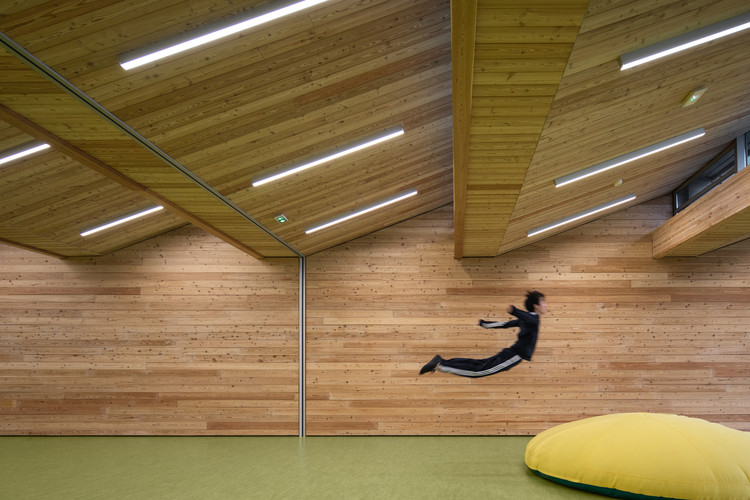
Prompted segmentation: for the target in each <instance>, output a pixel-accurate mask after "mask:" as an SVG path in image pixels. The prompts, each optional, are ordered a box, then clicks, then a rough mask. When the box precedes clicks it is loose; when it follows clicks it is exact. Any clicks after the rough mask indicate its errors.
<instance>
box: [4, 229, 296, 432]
mask: <svg viewBox="0 0 750 500" xmlns="http://www.w3.org/2000/svg"><path fill="white" fill-rule="evenodd" d="M298 287H299V281H298V260H297V259H296V258H295V259H280V260H266V261H260V260H256V259H255V258H253V257H250V256H249V255H246V254H244V253H242V252H241V251H239V250H237V249H235V248H234V247H232V246H230V245H228V244H226V243H224V242H222V241H220V240H218V239H216V238H215V237H213V236H210V235H207V234H206V233H204V232H202V231H201V230H198V229H195V228H192V227H185V228H181V229H178V230H175V231H172V232H170V233H167V234H165V235H162V236H159V237H157V238H154V239H151V240H149V241H146V242H144V243H141V244H138V245H135V246H133V247H130V248H128V249H125V250H121V251H119V252H117V253H115V254H113V255H110V256H107V257H100V258H97V259H95V260H81V261H71V260H58V259H55V258H52V257H45V256H42V255H39V254H35V253H31V252H28V251H25V250H21V249H17V248H14V247H10V246H6V245H0V434H190V435H195V434H287V435H288V434H292V435H293V434H296V433H297V432H298V399H297V393H298V332H299V327H298V322H299V319H298Z"/></svg>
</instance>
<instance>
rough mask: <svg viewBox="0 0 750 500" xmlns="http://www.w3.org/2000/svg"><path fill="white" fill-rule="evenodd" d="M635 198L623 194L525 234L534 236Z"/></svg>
mask: <svg viewBox="0 0 750 500" xmlns="http://www.w3.org/2000/svg"><path fill="white" fill-rule="evenodd" d="M634 199H635V194H630V195H628V196H623V197H622V198H618V199H616V200H614V201H611V202H609V203H605V204H603V205H599V206H596V207H594V208H590V209H588V210H584V211H583V212H578V213H577V214H573V215H571V216H569V217H565V218H564V219H560V220H557V221H555V222H550V223H549V224H545V225H543V226H539V227H536V228H534V229H532V230H530V231H527V233H526V236H528V237H531V236H535V235H537V234H539V233H543V232H545V231H549V230H551V229H555V228H557V227H560V226H564V225H565V224H570V223H571V222H575V221H577V220H580V219H583V218H585V217H588V216H590V215H594V214H597V213H599V212H604V211H605V210H609V209H610V208H612V207H616V206H617V205H622V204H623V203H627V202H629V201H632V200H634Z"/></svg>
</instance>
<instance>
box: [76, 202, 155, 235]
mask: <svg viewBox="0 0 750 500" xmlns="http://www.w3.org/2000/svg"><path fill="white" fill-rule="evenodd" d="M162 208H164V207H162V206H157V207H152V208H149V209H148V210H144V211H142V212H138V213H135V214H132V215H128V216H127V217H123V218H122V219H117V220H116V221H112V222H109V223H107V224H104V225H102V226H99V227H95V228H94V229H89V230H88V231H84V232H83V233H81V236H89V235H91V234H94V233H98V232H99V231H104V230H105V229H109V228H112V227H115V226H119V225H120V224H124V223H126V222H130V221H131V220H134V219H138V218H139V217H144V216H146V215H149V214H152V213H154V212H158V211H159V210H161V209H162Z"/></svg>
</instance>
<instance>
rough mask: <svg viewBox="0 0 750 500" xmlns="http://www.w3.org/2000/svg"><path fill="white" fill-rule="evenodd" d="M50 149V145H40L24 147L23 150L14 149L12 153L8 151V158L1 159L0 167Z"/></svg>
mask: <svg viewBox="0 0 750 500" xmlns="http://www.w3.org/2000/svg"><path fill="white" fill-rule="evenodd" d="M48 147H49V144H39V145H36V146H31V147H29V146H23V148H22V149H20V150H18V149H13V150H11V151H12V152H11V151H8V152H7V153H9V154H8V155H7V156H3V157H2V158H0V165H2V164H4V163H10V162H12V161H14V160H18V159H19V158H23V157H25V156H30V155H33V154H34V153H38V152H39V151H42V150H45V149H47V148H48Z"/></svg>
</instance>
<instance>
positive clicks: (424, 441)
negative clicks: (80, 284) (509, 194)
mask: <svg viewBox="0 0 750 500" xmlns="http://www.w3.org/2000/svg"><path fill="white" fill-rule="evenodd" d="M529 439H530V438H529V437H307V438H296V437H0V485H1V486H0V498H2V499H23V500H28V499H38V498H44V499H56V500H58V499H86V500H90V499H130V498H132V499H202V500H206V499H236V498H237V499H239V498H250V499H255V498H258V499H274V498H281V499H287V498H288V499H319V498H320V499H359V498H361V499H389V500H390V499H407V500H409V499H423V498H424V499H427V498H430V499H432V498H442V499H446V498H448V499H450V498H461V499H464V498H481V499H484V498H502V499H505V498H507V499H523V500H527V499H551V500H555V499H573V498H576V499H579V498H583V499H585V498H590V499H600V498H604V497H600V496H597V495H593V494H589V493H584V492H581V491H577V490H573V489H569V488H566V487H564V486H560V485H557V484H554V483H551V482H549V481H546V480H544V479H541V478H539V477H537V476H535V475H534V474H532V473H531V472H530V471H529V470H528V469H527V468H526V466H525V464H524V460H523V454H524V450H525V448H526V443H527V442H528V441H529Z"/></svg>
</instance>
